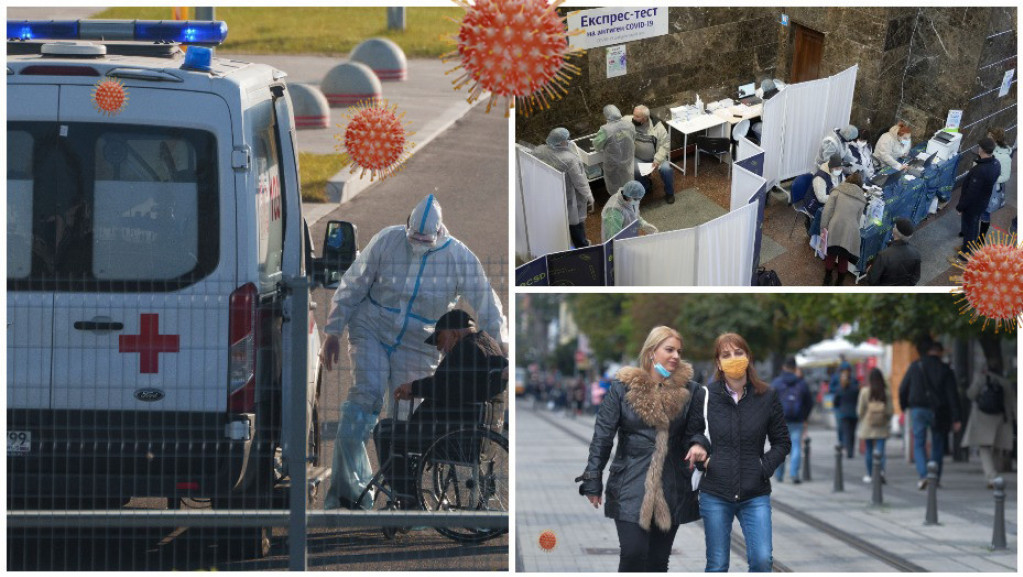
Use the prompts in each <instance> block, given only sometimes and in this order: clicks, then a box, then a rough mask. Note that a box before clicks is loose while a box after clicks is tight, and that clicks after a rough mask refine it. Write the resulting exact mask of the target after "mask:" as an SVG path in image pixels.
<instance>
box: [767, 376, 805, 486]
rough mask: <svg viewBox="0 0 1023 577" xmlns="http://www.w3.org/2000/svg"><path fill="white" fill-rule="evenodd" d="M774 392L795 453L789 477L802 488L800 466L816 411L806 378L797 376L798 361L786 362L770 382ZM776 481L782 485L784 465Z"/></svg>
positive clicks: (791, 459)
mask: <svg viewBox="0 0 1023 577" xmlns="http://www.w3.org/2000/svg"><path fill="white" fill-rule="evenodd" d="M771 388H773V389H774V390H776V391H778V398H779V399H781V406H782V410H783V412H784V414H785V425H786V426H787V427H788V428H789V440H790V441H791V442H792V452H791V453H789V476H790V477H792V482H793V483H794V484H797V485H798V484H799V483H800V480H799V465H800V463H801V461H802V450H801V448H802V446H803V438H804V437H806V421H807V419H809V418H810V411H811V410H813V394H812V393H811V392H810V386H809V385H807V384H806V381H805V380H803V377H801V376H799V375H797V374H796V358H795V357H789V358H787V359H785V364H783V365H782V367H781V374H780V375H778V376H777V377H775V379H774V380H773V381H771ZM774 478H775V479H777V480H778V482H779V483H781V482H782V481H783V480H784V478H785V463H784V462H783V463H782V464H781V465H779V466H778V470H777V471H775V474H774Z"/></svg>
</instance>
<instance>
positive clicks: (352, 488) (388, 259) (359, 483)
mask: <svg viewBox="0 0 1023 577" xmlns="http://www.w3.org/2000/svg"><path fill="white" fill-rule="evenodd" d="M428 238H432V241H430V242H421V240H422V239H428ZM417 239H419V240H417ZM459 297H462V298H463V299H465V300H466V301H467V302H468V304H469V305H470V306H472V308H473V309H474V310H475V311H476V318H477V321H478V325H479V327H480V329H482V330H485V331H486V332H487V333H489V334H491V335H494V336H495V337H498V339H499V340H500V342H502V343H506V342H508V329H507V323H506V320H505V318H504V314H503V312H502V310H501V301H500V299H498V297H497V293H495V292H494V290H493V289H492V288H491V286H490V281H489V280H488V279H487V276H486V272H485V271H484V269H483V266H482V265H481V264H480V262H479V259H477V258H476V255H474V254H473V253H472V251H470V250H469V248H468V247H466V246H465V245H464V244H462V243H461V242H460V241H459V240H458V239H456V238H454V237H452V236H450V235H448V233H447V229H446V228H445V227H444V225H443V223H442V220H441V207H440V204H439V203H438V202H437V200H436V198H434V196H433V195H432V194H431V195H429V196H427V197H426V198H424V199H423V200H422V201H421V202H420V203H419V205H418V206H416V209H415V210H414V211H413V212H412V215H411V216H410V217H409V221H408V224H407V225H404V226H401V225H399V226H390V227H387V228H385V229H383V230H381V231H380V232H379V233H377V234H376V235H375V236H374V237H373V238H372V240H370V242H369V244H368V245H367V246H366V248H365V249H364V250H363V251H362V252H361V253H360V254H359V257H358V258H356V259H355V262H354V263H353V264H352V266H351V268H350V269H348V271H347V272H346V273H345V274H344V276H343V277H342V278H341V284H340V285H339V286H338V288H337V291H336V292H335V293H334V298H333V302H332V305H331V310H330V313H329V315H328V318H327V325H326V327H325V330H326V331H327V332H328V333H330V334H335V335H340V334H341V332H342V331H343V330H344V328H345V327H346V326H347V327H348V341H349V348H348V350H349V353H350V355H351V359H352V377H353V379H352V380H353V385H352V388H351V390H350V391H349V393H348V398H347V399H346V400H345V401H344V402H343V403H342V405H341V415H340V419H339V422H338V432H337V440H336V442H335V443H334V461H333V475H332V477H333V479H332V481H331V487H330V490H329V491H328V492H327V497H326V508H328V509H333V508H337V507H339V506H341V505H344V504H347V503H354V502H355V501H356V499H358V497H359V495H360V494H361V493H362V491H363V489H365V487H366V485H367V484H368V482H369V480H370V479H371V478H372V474H373V473H372V470H371V468H370V464H369V457H368V454H367V452H366V441H367V440H369V438H370V434H371V433H372V431H373V427H374V426H375V425H376V423H377V420H378V419H379V417H380V413H381V412H382V411H383V410H384V409H385V408H387V409H388V412H389V407H390V405H391V400H392V399H393V391H394V389H395V388H396V387H397V386H398V385H401V384H403V383H408V382H411V381H413V380H415V379H419V378H423V377H425V376H428V375H431V374H433V371H434V370H435V369H436V367H437V363H438V361H439V360H440V353H439V352H438V351H437V349H436V348H434V347H433V346H430V345H427V344H426V343H425V342H424V341H425V340H426V338H427V337H428V336H429V335H430V334H431V333H432V332H433V327H434V325H435V324H436V322H437V319H439V318H440V317H441V315H443V314H444V313H445V312H447V311H448V310H449V309H450V308H452V306H453V305H454V304H455V302H456V301H457V300H458V298H459ZM372 501H373V499H372V495H369V496H368V498H366V499H363V502H362V503H361V506H362V507H363V508H372V506H373V502H372Z"/></svg>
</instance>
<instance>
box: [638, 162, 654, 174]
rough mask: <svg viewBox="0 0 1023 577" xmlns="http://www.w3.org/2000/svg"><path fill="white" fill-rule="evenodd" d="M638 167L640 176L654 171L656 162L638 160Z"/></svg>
mask: <svg viewBox="0 0 1023 577" xmlns="http://www.w3.org/2000/svg"><path fill="white" fill-rule="evenodd" d="M636 167H637V168H639V175H640V176H646V175H648V174H650V173H651V172H653V171H654V163H652V162H637V163H636Z"/></svg>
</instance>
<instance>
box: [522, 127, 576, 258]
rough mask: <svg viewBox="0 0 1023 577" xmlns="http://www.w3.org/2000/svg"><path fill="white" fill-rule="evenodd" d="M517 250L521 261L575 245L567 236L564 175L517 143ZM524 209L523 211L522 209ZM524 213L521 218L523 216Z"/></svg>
mask: <svg viewBox="0 0 1023 577" xmlns="http://www.w3.org/2000/svg"><path fill="white" fill-rule="evenodd" d="M515 157H516V161H517V162H516V171H515V185H516V196H517V198H516V202H518V203H519V204H520V207H518V208H516V219H517V221H518V222H516V223H515V234H516V236H521V237H522V238H524V239H525V245H523V244H521V243H520V242H519V241H518V239H516V243H515V249H516V251H519V250H520V248H521V249H523V250H525V251H526V253H527V254H521V253H519V258H521V259H522V260H527V261H528V260H532V259H533V258H536V257H541V256H543V255H545V254H550V253H552V252H561V251H565V250H569V249H571V248H572V246H571V244H570V240H569V236H568V207H567V206H566V204H565V175H564V173H562V172H561V171H558V170H555V169H554V168H551V167H550V166H548V165H546V164H544V163H543V162H542V161H540V160H539V159H537V158H536V157H534V156H533V155H532V154H530V153H529V152H528V151H527V150H526V149H525V148H523V147H521V146H516V150H515ZM520 211H521V212H520ZM520 215H521V218H520Z"/></svg>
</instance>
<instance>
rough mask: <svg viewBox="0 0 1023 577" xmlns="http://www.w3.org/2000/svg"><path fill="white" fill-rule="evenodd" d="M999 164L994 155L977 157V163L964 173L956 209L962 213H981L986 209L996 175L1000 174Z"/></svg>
mask: <svg viewBox="0 0 1023 577" xmlns="http://www.w3.org/2000/svg"><path fill="white" fill-rule="evenodd" d="M1001 173H1002V168H1001V165H1000V164H999V163H998V161H997V160H995V157H993V156H989V157H987V158H978V159H977V164H975V165H974V166H973V168H971V169H970V172H967V173H966V179H965V180H964V181H963V187H962V190H961V191H960V195H959V204H957V205H956V210H958V211H959V212H962V213H964V214H974V215H976V214H981V213H982V212H984V211H985V210H987V203H988V202H989V201H990V200H991V191H992V190H993V189H994V186H995V183H996V182H998V177H999V176H1001Z"/></svg>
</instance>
